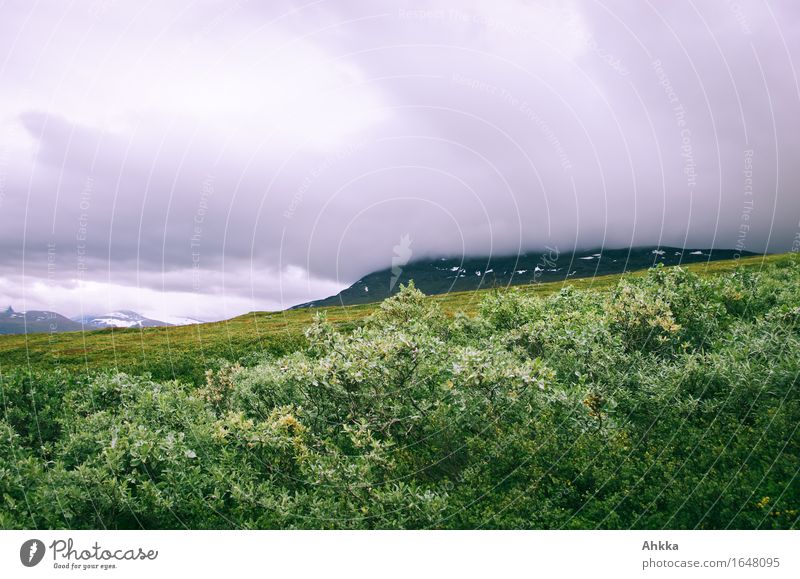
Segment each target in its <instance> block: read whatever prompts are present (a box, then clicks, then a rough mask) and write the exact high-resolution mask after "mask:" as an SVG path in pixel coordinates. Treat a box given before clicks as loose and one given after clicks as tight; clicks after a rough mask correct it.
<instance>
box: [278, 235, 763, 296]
mask: <svg viewBox="0 0 800 579" xmlns="http://www.w3.org/2000/svg"><path fill="white" fill-rule="evenodd" d="M753 255H758V254H755V253H752V252H747V251H739V250H735V249H707V248H685V249H682V248H679V247H670V246H642V247H630V248H620V249H602V248H597V249H589V250H578V251H572V252H569V253H560V252H558V251H557V250H555V249H550V250H547V251H544V252H529V253H523V254H519V255H511V256H492V257H488V256H482V257H457V258H455V257H438V258H424V259H420V260H416V261H415V260H409V261H408V262H407V263H404V264H398V263H396V261H395V260H393V265H392V267H387V268H385V269H381V270H378V271H374V272H372V273H369V274H367V275H365V276H363V277H361V278H360V279H358V280H357V281H356V282H354V283H353V284H351V285H350V286H349V287H347V288H345V289H344V290H342V291H341V292H339V293H338V294H335V295H332V296H328V297H327V298H323V299H320V300H313V301H310V302H305V303H302V304H298V305H296V306H293V307H292V308H289V309H299V308H312V307H328V306H349V305H355V304H366V303H372V302H376V301H380V300H383V299H386V298H387V297H390V296H391V295H394V294H395V293H397V291H398V290H399V289H400V285H401V284H407V283H408V282H409V281H411V280H413V281H414V285H415V286H416V287H417V288H418V289H419V290H421V291H422V292H423V293H425V294H429V295H437V294H443V293H449V292H460V291H473V290H478V289H486V288H490V287H507V286H514V285H526V284H530V283H540V282H554V281H567V280H569V279H573V278H585V277H594V276H601V275H608V274H617V273H624V272H627V271H638V270H641V269H646V268H648V267H653V266H655V265H658V264H659V263H663V264H664V265H665V266H671V265H682V264H689V263H698V262H702V261H718V260H724V259H735V258H737V257H746V256H753Z"/></svg>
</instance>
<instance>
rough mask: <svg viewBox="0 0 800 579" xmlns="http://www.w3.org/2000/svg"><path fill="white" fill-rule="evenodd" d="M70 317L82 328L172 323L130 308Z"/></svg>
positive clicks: (141, 326)
mask: <svg viewBox="0 0 800 579" xmlns="http://www.w3.org/2000/svg"><path fill="white" fill-rule="evenodd" d="M72 319H73V320H74V321H75V322H78V323H82V324H83V326H84V328H153V327H156V326H172V325H174V324H171V323H169V322H163V321H161V320H151V319H150V318H146V317H144V316H143V315H141V314H137V313H136V312H134V311H131V310H117V311H115V312H111V313H108V314H103V315H85V316H82V317H81V316H78V317H76V318H72Z"/></svg>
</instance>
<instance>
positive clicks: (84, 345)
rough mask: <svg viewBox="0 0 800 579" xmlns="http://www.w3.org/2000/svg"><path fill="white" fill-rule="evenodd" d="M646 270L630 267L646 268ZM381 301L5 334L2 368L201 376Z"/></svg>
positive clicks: (612, 280) (455, 297)
mask: <svg viewBox="0 0 800 579" xmlns="http://www.w3.org/2000/svg"><path fill="white" fill-rule="evenodd" d="M789 257H790V256H789V255H787V254H783V255H768V256H751V257H743V258H741V259H738V260H722V261H713V262H705V261H704V262H701V263H694V264H690V265H688V266H686V267H687V268H688V269H689V270H690V271H693V272H697V273H700V274H702V275H716V274H719V273H722V272H728V271H732V270H733V269H734V268H737V267H738V268H746V269H749V270H755V271H758V270H759V269H761V268H763V267H765V266H766V265H769V264H783V263H786V262H788V260H789ZM642 273H643V272H634V273H628V274H625V275H626V276H636V275H642ZM621 277H622V276H621V275H620V274H613V275H606V276H598V277H588V278H579V279H571V280H569V281H563V282H550V283H536V284H527V285H520V286H515V287H516V290H517V291H521V292H523V293H524V294H526V295H540V296H545V295H549V294H551V293H554V292H556V291H558V290H560V289H561V288H562V287H564V286H565V285H570V286H573V287H576V288H579V289H594V290H607V289H609V288H611V287H613V286H614V285H615V284H616V283H617V282H618V281H619V280H620V279H621ZM497 291H500V292H502V291H507V290H502V289H500V290H496V289H483V290H477V291H467V292H452V293H448V294H443V295H437V296H432V297H431V298H430V299H432V300H435V301H436V302H437V303H439V304H440V305H441V306H442V308H443V310H444V311H445V312H446V313H448V314H451V315H452V314H454V313H456V312H459V311H460V312H464V313H466V314H468V315H474V314H475V312H476V311H477V306H478V304H479V303H480V301H481V299H482V298H483V297H484V296H485V295H486V293H487V292H497ZM376 307H377V305H376V304H374V303H371V304H361V305H356V306H347V307H342V306H329V307H327V308H301V309H294V310H286V311H280V312H252V313H250V314H246V315H243V316H239V317H236V318H233V319H230V320H226V321H223V322H213V323H206V324H198V325H191V326H175V327H158V328H137V329H114V328H109V329H105V330H95V331H88V332H66V333H59V334H28V335H11V336H0V371H8V370H9V369H10V368H29V369H57V368H62V369H64V370H67V371H69V372H78V373H87V372H89V373H90V372H93V371H96V370H98V369H118V370H121V371H127V372H132V373H136V374H140V373H144V372H148V373H150V374H151V375H152V376H153V377H154V378H156V379H169V378H177V377H181V378H184V379H189V380H192V381H193V382H195V383H199V382H201V381H202V380H203V374H204V371H205V369H206V368H215V367H218V366H219V364H220V362H221V361H224V360H227V361H237V360H243V361H244V362H245V363H248V364H251V363H254V362H255V361H257V360H259V359H261V358H262V357H265V356H272V355H280V354H285V353H288V352H291V351H294V350H296V349H297V348H299V347H301V346H302V345H303V344H304V343H305V338H304V336H303V332H304V330H305V329H306V327H308V325H309V324H310V323H311V320H312V319H313V318H314V316H315V315H316V313H317V311H318V310H319V309H321V310H324V311H327V315H328V320H329V321H330V322H331V323H333V324H334V325H336V326H337V327H340V328H343V329H347V328H352V327H355V326H357V325H358V324H360V323H361V320H363V319H364V318H365V317H366V316H368V315H369V314H370V313H372V312H373V311H374V310H375V308H376Z"/></svg>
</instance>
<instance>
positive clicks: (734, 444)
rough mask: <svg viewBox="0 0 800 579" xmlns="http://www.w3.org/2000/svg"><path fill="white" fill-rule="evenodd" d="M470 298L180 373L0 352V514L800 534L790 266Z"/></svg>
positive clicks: (204, 523) (433, 303) (400, 299)
mask: <svg viewBox="0 0 800 579" xmlns="http://www.w3.org/2000/svg"><path fill="white" fill-rule="evenodd" d="M481 296H482V299H481V301H480V303H479V305H478V306H477V307H476V310H475V311H473V312H470V314H469V315H467V314H464V313H452V312H451V311H448V310H447V308H445V307H444V306H443V302H442V301H441V300H436V299H431V298H427V297H425V296H423V295H422V294H421V293H420V292H419V291H417V290H416V289H415V288H414V287H413V284H410V285H408V286H406V287H403V289H402V290H401V291H400V293H398V294H397V295H395V296H394V297H392V298H390V299H388V300H386V301H384V302H382V303H380V304H379V305H378V306H375V307H373V308H371V310H370V311H369V314H368V315H367V317H366V318H364V319H363V320H362V321H360V322H359V323H357V324H349V325H345V326H343V325H342V324H337V323H334V322H333V321H331V320H329V319H328V318H327V317H326V315H325V314H324V313H322V312H318V313H316V315H315V317H314V319H313V321H311V322H310V324H308V325H307V327H306V328H305V332H304V335H303V336H301V337H300V338H298V339H293V340H292V341H290V342H287V344H289V345H286V346H285V347H282V348H279V349H274V350H265V351H260V352H259V353H258V354H257V355H256V354H244V355H242V356H240V357H239V358H237V359H235V360H231V359H217V360H216V361H206V360H202V361H200V360H196V361H195V365H196V366H200V367H199V369H198V368H192V369H191V371H187V372H186V373H185V374H183V373H181V372H180V371H178V372H173V373H172V375H165V374H164V373H160V374H159V373H157V372H156V373H149V374H148V373H147V372H137V373H132V372H128V373H123V372H119V371H115V370H112V369H103V368H92V369H91V371H89V370H88V369H87V370H85V371H79V370H76V369H75V368H74V367H63V368H59V367H47V366H44V365H36V364H27V365H26V364H9V363H3V364H2V366H0V370H2V371H1V372H0V394H2V399H0V404H2V415H0V437H1V438H2V444H0V496H2V505H1V506H0V527H1V528H7V529H8V528H147V529H172V528H191V529H204V528H281V529H283V528H312V529H317V528H323V529H328V528H337V529H362V528H380V529H395V528H405V529H409V528H414V529H418V528H507V529H557V528H568V529H595V528H609V529H620V528H622V529H627V528H647V529H651V528H652V529H655V528H680V529H693V528H701V529H724V528H736V529H789V528H796V527H797V526H798V517H800V478H799V477H798V473H799V472H800V436H799V433H798V430H797V429H798V425H799V424H800V397H799V396H798V378H799V377H800V326H798V322H800V269H798V265H796V264H795V263H794V260H793V259H789V258H785V259H782V260H776V261H773V262H770V263H766V264H765V265H763V267H760V268H758V269H757V270H754V269H753V268H750V269H746V268H731V270H730V271H727V272H725V273H722V274H720V275H713V276H711V275H708V276H707V275H700V274H698V273H695V272H693V271H689V270H687V269H684V268H655V269H652V270H650V271H648V272H647V273H646V274H645V275H641V276H626V277H624V278H622V279H618V280H615V282H614V284H613V285H609V286H608V287H606V288H604V291H594V290H582V289H576V288H575V287H563V288H562V289H560V290H559V291H557V292H556V293H553V294H551V295H546V296H544V295H537V294H535V293H532V292H526V291H525V290H524V289H520V290H509V291H485V292H483V293H482V294H481ZM331 315H335V312H334V311H333V310H332V311H331ZM201 362H206V363H202V364H201Z"/></svg>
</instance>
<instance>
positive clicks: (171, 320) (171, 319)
mask: <svg viewBox="0 0 800 579" xmlns="http://www.w3.org/2000/svg"><path fill="white" fill-rule="evenodd" d="M159 317H160V318H161V319H162V320H164V322H166V323H167V324H168V325H170V326H191V325H192V324H205V323H206V322H205V320H198V319H197V318H186V317H182V316H159Z"/></svg>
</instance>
